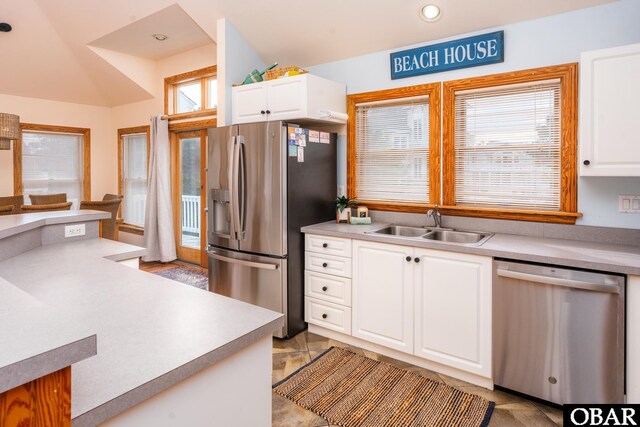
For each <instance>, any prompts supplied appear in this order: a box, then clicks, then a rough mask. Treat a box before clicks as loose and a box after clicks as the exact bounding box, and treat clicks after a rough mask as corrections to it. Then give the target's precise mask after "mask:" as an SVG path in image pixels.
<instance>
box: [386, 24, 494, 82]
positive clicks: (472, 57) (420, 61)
mask: <svg viewBox="0 0 640 427" xmlns="http://www.w3.org/2000/svg"><path fill="white" fill-rule="evenodd" d="M496 62H504V31H496V32H495V33H487V34H482V35H479V36H473V37H467V38H464V39H459V40H453V41H450V42H444V43H438V44H432V45H430V46H422V47H417V48H414V49H408V50H403V51H400V52H393V53H392V54H391V78H392V79H394V80H395V79H403V78H405V77H413V76H420V75H422V74H431V73H439V72H441V71H449V70H455V69H458V68H467V67H476V66H478V65H485V64H493V63H496Z"/></svg>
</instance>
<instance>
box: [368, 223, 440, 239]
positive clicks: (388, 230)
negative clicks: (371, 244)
mask: <svg viewBox="0 0 640 427" xmlns="http://www.w3.org/2000/svg"><path fill="white" fill-rule="evenodd" d="M428 232H429V230H427V229H425V228H422V227H407V226H404V225H392V226H389V227H384V228H380V229H378V230H373V231H369V232H367V233H368V234H382V235H385V236H398V237H420V236H423V235H425V234H426V233H428Z"/></svg>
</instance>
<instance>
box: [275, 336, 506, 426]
mask: <svg viewBox="0 0 640 427" xmlns="http://www.w3.org/2000/svg"><path fill="white" fill-rule="evenodd" d="M273 390H274V391H275V392H276V393H278V394H279V395H281V396H284V397H286V398H288V399H290V400H292V401H293V402H295V403H297V404H298V405H300V406H302V407H303V408H306V409H309V410H311V411H313V412H315V413H316V414H318V415H320V416H321V417H323V418H325V419H326V420H327V421H329V422H330V423H331V424H335V425H338V426H342V427H365V426H366V427H382V426H385V427H386V426H393V427H403V426H412V427H413V426H482V427H485V426H487V425H488V424H489V419H490V418H491V413H492V412H493V407H494V405H495V403H494V402H490V401H488V400H486V399H483V398H482V397H479V396H475V395H473V394H469V393H465V392H462V391H460V390H456V389H455V388H453V387H450V386H448V385H446V384H441V383H438V382H435V381H432V380H430V379H427V378H424V377H422V376H420V375H418V374H415V373H413V372H409V371H405V370H403V369H399V368H396V367H394V366H392V365H389V364H387V363H384V362H378V361H375V360H372V359H369V358H367V357H364V356H360V355H357V354H355V353H353V352H351V351H349V350H345V349H342V348H338V347H331V348H330V349H329V350H327V351H326V352H324V353H323V354H321V355H320V356H318V357H317V358H315V359H314V360H313V361H311V363H309V364H307V365H305V366H303V367H302V368H300V369H299V370H298V371H296V372H294V373H293V374H291V375H289V376H288V377H287V378H285V379H284V380H282V381H280V382H278V383H276V384H274V385H273Z"/></svg>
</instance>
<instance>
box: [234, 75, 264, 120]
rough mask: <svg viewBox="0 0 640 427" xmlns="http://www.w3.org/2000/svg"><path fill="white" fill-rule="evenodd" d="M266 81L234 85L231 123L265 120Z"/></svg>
mask: <svg viewBox="0 0 640 427" xmlns="http://www.w3.org/2000/svg"><path fill="white" fill-rule="evenodd" d="M267 84H268V83H267V82H262V83H253V84H250V85H246V86H245V85H243V86H238V87H234V88H232V89H231V92H232V104H231V109H232V111H233V117H232V122H233V124H240V123H253V122H262V121H266V120H267V114H266V111H267V92H268V91H267Z"/></svg>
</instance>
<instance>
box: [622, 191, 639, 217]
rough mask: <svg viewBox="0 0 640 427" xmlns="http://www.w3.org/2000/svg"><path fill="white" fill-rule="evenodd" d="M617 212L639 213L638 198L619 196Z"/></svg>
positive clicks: (625, 195) (627, 195) (634, 196)
mask: <svg viewBox="0 0 640 427" xmlns="http://www.w3.org/2000/svg"><path fill="white" fill-rule="evenodd" d="M618 212H623V213H640V196H638V195H633V194H620V195H619V196H618Z"/></svg>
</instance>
